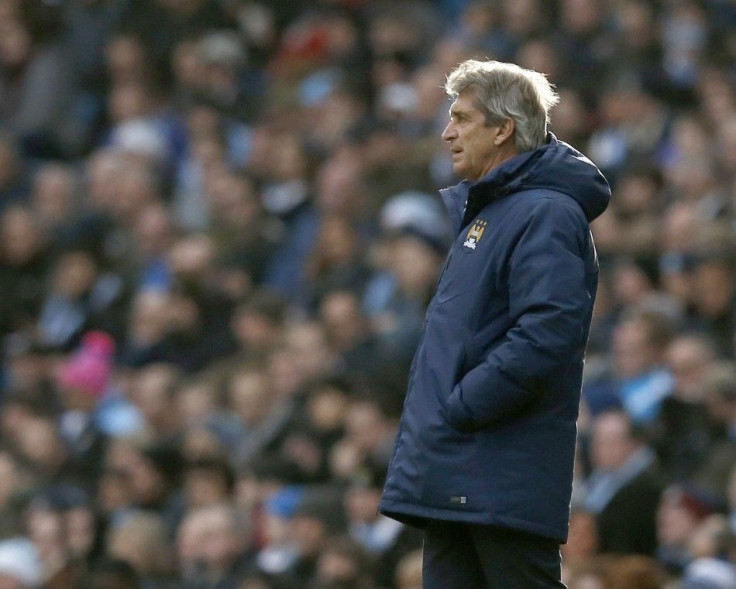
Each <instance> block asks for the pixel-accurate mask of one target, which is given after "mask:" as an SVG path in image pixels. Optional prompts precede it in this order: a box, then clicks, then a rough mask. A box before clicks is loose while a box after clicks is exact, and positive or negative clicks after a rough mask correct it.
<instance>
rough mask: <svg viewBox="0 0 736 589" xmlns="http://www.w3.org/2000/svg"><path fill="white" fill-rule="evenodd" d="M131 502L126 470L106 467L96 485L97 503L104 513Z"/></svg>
mask: <svg viewBox="0 0 736 589" xmlns="http://www.w3.org/2000/svg"><path fill="white" fill-rule="evenodd" d="M130 502H131V495H130V488H129V484H128V475H127V472H126V471H124V470H121V469H113V468H107V469H105V471H104V472H103V473H102V476H101V478H100V482H99V485H98V486H97V505H98V506H99V509H100V510H101V511H102V513H103V514H105V515H110V514H113V513H115V512H117V511H119V510H122V509H124V508H126V507H128V506H129V504H130Z"/></svg>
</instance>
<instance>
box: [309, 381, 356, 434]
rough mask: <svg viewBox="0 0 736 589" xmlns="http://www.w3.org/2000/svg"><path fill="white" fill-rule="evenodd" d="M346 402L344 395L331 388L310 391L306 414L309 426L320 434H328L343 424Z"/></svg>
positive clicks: (324, 387)
mask: <svg viewBox="0 0 736 589" xmlns="http://www.w3.org/2000/svg"><path fill="white" fill-rule="evenodd" d="M347 407H348V400H347V396H346V395H345V393H343V392H342V391H340V390H339V389H337V388H334V387H331V386H323V387H319V388H317V389H316V390H312V392H311V393H310V394H309V398H308V399H307V412H308V414H309V419H310V422H311V424H312V425H313V426H314V427H315V428H316V429H317V431H320V432H330V431H335V430H337V429H339V428H341V427H342V426H343V425H344V423H345V414H346V412H347Z"/></svg>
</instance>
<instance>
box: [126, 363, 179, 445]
mask: <svg viewBox="0 0 736 589" xmlns="http://www.w3.org/2000/svg"><path fill="white" fill-rule="evenodd" d="M178 379H179V373H178V371H177V370H176V368H174V367H173V366H170V365H167V364H152V365H149V366H146V367H145V368H142V369H141V370H140V372H138V374H137V378H136V381H135V385H134V388H133V391H132V395H131V400H132V401H133V402H134V403H135V404H136V406H137V407H138V408H139V409H140V411H141V413H142V414H143V418H144V419H145V420H146V423H147V424H148V425H149V426H151V427H152V428H153V429H154V431H156V432H161V431H162V430H163V431H164V432H165V431H166V430H167V429H168V427H169V426H171V425H173V424H172V422H174V423H175V422H176V421H177V414H176V410H175V409H176V405H175V404H173V399H174V395H173V391H174V386H175V384H176V382H177V381H178ZM172 404H173V406H172Z"/></svg>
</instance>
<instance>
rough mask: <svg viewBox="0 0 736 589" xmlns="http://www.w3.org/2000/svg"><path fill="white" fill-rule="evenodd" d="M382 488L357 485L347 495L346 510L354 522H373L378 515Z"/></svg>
mask: <svg viewBox="0 0 736 589" xmlns="http://www.w3.org/2000/svg"><path fill="white" fill-rule="evenodd" d="M380 499H381V489H379V488H377V487H371V486H365V487H364V486H356V487H353V488H351V489H349V490H348V491H347V493H346V495H345V511H346V512H347V514H348V517H349V518H350V521H351V522H353V523H356V522H359V523H372V522H374V521H376V518H377V517H378V502H379V501H380Z"/></svg>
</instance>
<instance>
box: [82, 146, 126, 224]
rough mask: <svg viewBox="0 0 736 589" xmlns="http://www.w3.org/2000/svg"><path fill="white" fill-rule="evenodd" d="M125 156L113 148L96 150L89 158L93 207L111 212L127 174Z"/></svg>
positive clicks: (89, 182)
mask: <svg viewBox="0 0 736 589" xmlns="http://www.w3.org/2000/svg"><path fill="white" fill-rule="evenodd" d="M124 164H125V158H124V157H123V155H122V154H121V153H120V152H115V151H111V150H106V151H102V150H99V151H97V152H94V153H93V154H92V155H91V156H90V157H89V158H88V159H87V168H86V176H87V191H88V195H89V200H90V202H91V204H92V206H93V207H95V208H98V209H100V210H102V211H104V212H109V211H110V210H111V209H112V207H113V206H114V204H115V201H116V199H117V197H118V190H119V186H120V181H121V179H122V178H123V176H124V175H125V165H124Z"/></svg>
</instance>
